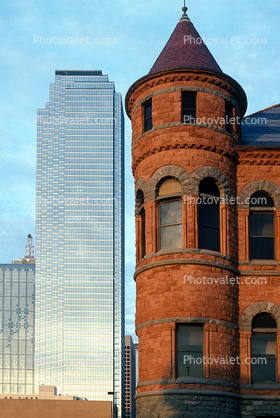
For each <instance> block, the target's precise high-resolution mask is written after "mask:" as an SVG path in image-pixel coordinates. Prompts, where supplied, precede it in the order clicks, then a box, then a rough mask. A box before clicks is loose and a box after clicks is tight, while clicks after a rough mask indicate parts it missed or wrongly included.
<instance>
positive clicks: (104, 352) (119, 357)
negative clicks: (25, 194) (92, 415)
mask: <svg viewBox="0 0 280 418" xmlns="http://www.w3.org/2000/svg"><path fill="white" fill-rule="evenodd" d="M55 75H56V77H55V83H54V84H50V98H49V102H48V103H46V106H45V109H44V110H38V114H37V182H36V185H37V190H36V203H37V209H36V285H35V308H36V309H35V324H36V339H35V390H38V385H39V384H45V385H55V386H56V387H57V390H58V393H61V394H64V395H66V394H68V395H74V396H81V397H86V398H87V399H90V400H106V401H108V400H111V401H113V400H114V403H115V404H116V405H117V407H118V409H119V417H121V414H122V406H121V404H122V392H123V387H124V119H123V110H122V100H121V95H120V94H119V93H116V92H115V86H114V83H113V82H110V81H109V80H108V77H107V76H106V75H102V72H101V71H56V73H55Z"/></svg>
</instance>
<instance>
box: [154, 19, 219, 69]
mask: <svg viewBox="0 0 280 418" xmlns="http://www.w3.org/2000/svg"><path fill="white" fill-rule="evenodd" d="M171 68H205V69H208V70H213V71H217V72H220V73H221V72H222V70H221V68H220V67H219V65H218V64H217V62H216V60H215V58H214V57H213V55H212V54H211V52H210V51H209V49H208V48H207V46H206V45H205V44H204V42H203V40H202V39H201V37H200V35H199V34H198V32H197V31H196V29H195V27H194V26H193V24H192V22H191V21H190V20H189V18H188V17H187V16H184V15H183V16H182V18H181V20H180V21H179V22H178V24H177V26H176V28H175V29H174V32H173V33H172V35H171V36H170V38H169V40H168V42H167V44H166V45H165V47H164V48H163V50H162V52H161V53H160V55H159V57H158V59H157V60H156V62H155V63H154V65H153V67H152V69H151V71H150V72H149V74H154V73H157V72H159V71H163V70H167V69H171Z"/></svg>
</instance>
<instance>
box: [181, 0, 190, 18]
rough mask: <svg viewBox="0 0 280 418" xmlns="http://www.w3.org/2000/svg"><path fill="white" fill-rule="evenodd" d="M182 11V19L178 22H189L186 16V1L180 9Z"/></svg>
mask: <svg viewBox="0 0 280 418" xmlns="http://www.w3.org/2000/svg"><path fill="white" fill-rule="evenodd" d="M182 10H183V14H182V17H181V19H180V22H181V21H184V20H187V21H188V22H189V21H190V19H189V17H188V15H187V10H188V8H187V7H186V0H184V7H182Z"/></svg>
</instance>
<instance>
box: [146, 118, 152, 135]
mask: <svg viewBox="0 0 280 418" xmlns="http://www.w3.org/2000/svg"><path fill="white" fill-rule="evenodd" d="M152 127H153V121H152V119H147V120H146V122H145V132H146V131H150V130H151V129H152Z"/></svg>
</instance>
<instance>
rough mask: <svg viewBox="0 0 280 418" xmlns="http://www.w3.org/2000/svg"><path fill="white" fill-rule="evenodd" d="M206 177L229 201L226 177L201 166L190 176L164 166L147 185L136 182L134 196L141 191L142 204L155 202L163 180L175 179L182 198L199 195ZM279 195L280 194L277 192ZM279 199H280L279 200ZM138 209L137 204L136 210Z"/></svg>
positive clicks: (229, 188)
mask: <svg viewBox="0 0 280 418" xmlns="http://www.w3.org/2000/svg"><path fill="white" fill-rule="evenodd" d="M206 177H212V178H213V179H214V180H215V181H216V184H217V186H218V188H219V191H220V197H221V199H230V198H231V197H232V194H231V187H230V184H229V182H228V180H227V178H226V176H225V175H224V174H223V173H222V172H221V171H220V170H218V169H217V168H216V167H211V166H203V167H199V168H197V169H196V170H195V171H194V172H193V173H192V175H191V176H190V175H189V173H188V172H187V171H185V170H184V169H183V168H182V167H179V166H176V165H166V166H163V167H161V168H159V169H158V170H156V171H155V173H154V174H153V176H152V178H151V180H150V181H149V183H148V182H147V180H145V179H143V178H139V179H138V180H137V182H136V187H135V190H136V196H137V193H138V190H139V189H141V190H142V192H143V194H144V202H145V203H146V202H150V201H151V200H155V199H156V198H157V197H158V196H157V195H158V189H159V187H160V185H161V184H162V183H163V181H164V180H167V179H169V178H175V179H176V180H178V181H179V183H180V184H181V187H182V196H184V195H196V196H198V195H199V184H200V182H201V180H203V179H204V178H206ZM279 194H280V192H279ZM279 199H280V198H279ZM137 209H139V204H138V206H137V203H136V210H137Z"/></svg>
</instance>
